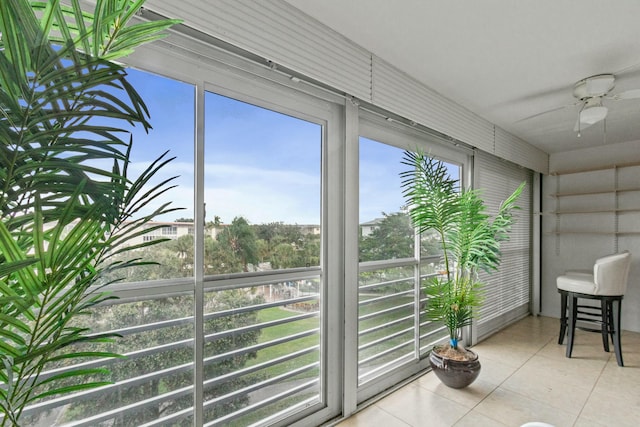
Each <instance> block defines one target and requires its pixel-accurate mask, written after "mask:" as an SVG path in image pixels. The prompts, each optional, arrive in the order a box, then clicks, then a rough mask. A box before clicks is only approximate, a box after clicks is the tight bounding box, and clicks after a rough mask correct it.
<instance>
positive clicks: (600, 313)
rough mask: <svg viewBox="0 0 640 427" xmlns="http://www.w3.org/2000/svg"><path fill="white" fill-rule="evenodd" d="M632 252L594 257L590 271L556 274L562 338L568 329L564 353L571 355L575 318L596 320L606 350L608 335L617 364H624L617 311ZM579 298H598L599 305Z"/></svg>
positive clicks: (620, 302) (561, 341) (562, 338)
mask: <svg viewBox="0 0 640 427" xmlns="http://www.w3.org/2000/svg"><path fill="white" fill-rule="evenodd" d="M630 265H631V254H630V253H629V252H627V251H625V252H622V253H619V254H614V255H609V256H606V257H602V258H599V259H597V260H596V262H595V264H594V266H593V274H591V273H589V272H580V271H573V272H567V273H566V274H564V275H562V276H559V277H558V278H557V287H558V292H560V298H561V299H560V305H561V308H560V336H559V338H558V344H562V343H563V342H564V337H565V334H566V333H567V332H568V338H569V342H568V343H567V351H566V356H567V357H571V353H572V351H573V341H574V335H575V328H576V322H577V321H588V322H597V323H599V324H600V325H601V327H600V332H601V334H602V345H603V347H604V350H605V351H607V352H608V351H609V336H611V341H612V342H613V346H614V349H615V353H616V360H617V362H618V365H620V366H624V364H623V360H622V348H621V343H620V317H621V316H620V313H621V305H622V298H623V297H624V294H625V292H626V290H627V279H628V276H629V269H630ZM578 299H592V300H598V301H600V307H595V306H592V305H579V304H578Z"/></svg>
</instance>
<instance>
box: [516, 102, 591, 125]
mask: <svg viewBox="0 0 640 427" xmlns="http://www.w3.org/2000/svg"><path fill="white" fill-rule="evenodd" d="M579 103H580V101H578V102H574V103H572V104H567V105H563V106H561V107H556V108H552V109H550V110H545V111H542V112H540V113H536V114H533V115H531V116H527V117H523V118H521V119H519V120H516V121H515V122H514V123H520V122H524V121H525V120H531V119H533V118H536V117H539V116H542V115H544V114H548V113H553V112H554V111H558V110H563V109H565V108H569V107H575V106H576V105H578V104H579Z"/></svg>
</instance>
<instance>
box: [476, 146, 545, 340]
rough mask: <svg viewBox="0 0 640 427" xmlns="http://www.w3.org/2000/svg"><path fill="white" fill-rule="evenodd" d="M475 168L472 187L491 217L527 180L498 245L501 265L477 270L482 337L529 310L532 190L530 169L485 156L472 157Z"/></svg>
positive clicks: (479, 330)
mask: <svg viewBox="0 0 640 427" xmlns="http://www.w3.org/2000/svg"><path fill="white" fill-rule="evenodd" d="M474 170H475V183H474V184H475V187H476V188H479V189H481V191H482V198H483V200H484V201H485V203H486V204H487V207H488V209H487V211H488V212H487V213H489V214H490V215H491V216H494V215H495V214H496V213H497V211H498V208H499V206H500V204H501V203H502V202H503V201H504V200H505V199H506V198H507V197H508V196H509V195H510V194H511V193H512V192H513V191H514V190H515V189H516V188H517V187H518V185H520V183H521V182H523V181H524V182H526V183H527V185H526V187H525V189H524V191H523V193H522V195H521V196H520V199H519V200H518V203H517V204H518V206H519V207H520V210H517V211H515V213H514V216H515V217H516V222H515V224H514V225H513V227H512V228H511V231H510V233H509V240H508V241H506V242H502V243H501V245H500V251H501V253H502V258H501V263H500V267H499V268H498V270H497V271H495V272H493V273H491V274H487V273H485V272H480V280H481V281H482V283H484V284H485V288H484V292H485V293H484V297H485V301H484V304H483V306H482V308H481V309H480V313H479V316H478V322H477V334H478V339H482V338H483V337H485V336H487V335H489V334H491V333H493V332H495V331H496V330H498V329H500V328H502V327H504V326H506V325H507V324H509V322H511V321H513V320H514V319H517V318H519V317H521V316H523V315H524V314H526V313H527V312H528V309H529V293H530V282H531V266H530V259H531V218H532V214H531V212H532V194H533V191H532V190H533V189H532V173H531V171H529V170H527V169H523V168H521V167H518V166H516V165H514V164H511V163H508V162H505V161H502V160H499V159H497V158H493V157H491V156H488V155H482V154H478V155H476V156H475V166H474Z"/></svg>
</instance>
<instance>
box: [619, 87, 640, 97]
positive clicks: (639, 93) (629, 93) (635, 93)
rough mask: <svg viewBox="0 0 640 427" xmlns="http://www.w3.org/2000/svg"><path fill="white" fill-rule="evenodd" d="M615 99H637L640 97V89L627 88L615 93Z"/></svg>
mask: <svg viewBox="0 0 640 427" xmlns="http://www.w3.org/2000/svg"><path fill="white" fill-rule="evenodd" d="M613 98H614V99H637V98H640V89H632V90H626V91H624V92H620V93H617V94H615V95H613Z"/></svg>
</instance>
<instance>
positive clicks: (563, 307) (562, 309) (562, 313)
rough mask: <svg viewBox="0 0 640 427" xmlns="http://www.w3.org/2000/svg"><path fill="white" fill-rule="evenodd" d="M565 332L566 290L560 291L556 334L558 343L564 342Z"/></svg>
mask: <svg viewBox="0 0 640 427" xmlns="http://www.w3.org/2000/svg"><path fill="white" fill-rule="evenodd" d="M566 334H567V292H565V291H560V335H559V336H558V344H562V343H564V337H565V335H566Z"/></svg>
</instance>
